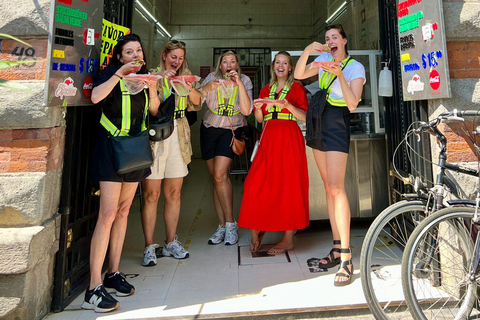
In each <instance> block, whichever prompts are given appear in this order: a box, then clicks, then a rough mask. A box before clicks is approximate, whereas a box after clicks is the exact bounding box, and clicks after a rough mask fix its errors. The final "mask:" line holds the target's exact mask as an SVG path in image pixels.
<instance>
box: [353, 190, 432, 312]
mask: <svg viewBox="0 0 480 320" xmlns="http://www.w3.org/2000/svg"><path fill="white" fill-rule="evenodd" d="M425 208H426V200H417V199H415V200H413V199H412V200H403V201H400V202H397V203H395V204H393V205H391V206H389V207H387V208H386V209H385V210H383V211H382V212H381V213H380V214H379V215H378V216H377V217H376V218H375V220H374V221H373V223H372V224H371V226H370V227H369V229H368V232H367V234H366V235H365V239H364V241H363V245H362V250H361V255H360V274H361V279H362V288H363V292H364V295H365V299H366V300H367V304H368V306H369V308H370V311H371V312H372V314H373V315H374V316H375V319H391V318H398V317H399V315H400V313H402V314H403V313H404V314H405V315H407V316H408V317H410V315H409V312H408V311H407V310H406V308H405V305H406V303H405V300H404V297H403V295H402V292H403V291H402V289H401V288H400V286H401V274H400V270H399V267H400V265H401V263H402V256H403V248H402V247H404V246H405V244H406V242H407V239H408V236H409V234H410V233H409V231H408V230H406V229H407V228H405V227H406V226H405V225H404V226H403V227H402V228H397V231H396V234H392V232H391V231H390V230H389V229H392V228H395V225H397V226H399V225H400V224H401V223H403V224H405V219H406V218H409V219H411V220H412V221H416V219H417V218H415V217H414V216H419V215H422V219H423V215H424V212H425ZM411 227H414V226H410V228H411ZM410 228H409V229H410ZM398 230H400V236H399V234H398V233H399V231H398ZM390 238H391V239H390ZM394 238H397V239H396V240H394ZM387 239H388V240H387ZM389 241H392V243H390V242H389ZM379 245H380V246H379ZM389 255H391V257H389ZM389 258H390V260H389V261H387V260H388V259H389ZM377 266H378V267H377ZM383 275H387V276H388V275H389V277H388V278H387V277H384V276H383ZM382 278H383V279H382Z"/></svg>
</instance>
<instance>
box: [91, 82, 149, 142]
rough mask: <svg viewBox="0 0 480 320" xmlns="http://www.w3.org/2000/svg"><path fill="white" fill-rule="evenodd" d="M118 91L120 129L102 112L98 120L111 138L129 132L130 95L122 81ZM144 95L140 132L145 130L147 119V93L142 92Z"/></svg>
mask: <svg viewBox="0 0 480 320" xmlns="http://www.w3.org/2000/svg"><path fill="white" fill-rule="evenodd" d="M120 90H121V91H122V127H121V129H120V130H119V129H118V128H117V127H116V126H115V125H114V124H113V123H112V122H111V121H110V120H108V118H107V116H106V115H105V114H104V113H103V112H102V117H101V118H100V124H101V125H102V126H103V127H104V128H105V130H107V131H108V132H109V133H110V134H111V135H112V136H128V132H129V131H130V121H131V119H130V118H131V115H132V113H131V112H132V109H131V99H130V93H129V92H128V90H127V88H125V84H124V83H123V80H122V79H120ZM143 93H144V94H145V110H144V112H143V121H142V131H144V130H145V129H146V126H145V118H146V117H147V112H148V105H149V100H148V96H147V92H146V91H145V90H143Z"/></svg>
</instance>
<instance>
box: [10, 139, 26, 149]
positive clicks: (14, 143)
mask: <svg viewBox="0 0 480 320" xmlns="http://www.w3.org/2000/svg"><path fill="white" fill-rule="evenodd" d="M5 146H6V147H8V148H25V149H28V148H30V141H26V140H17V141H11V142H8V143H6V144H5Z"/></svg>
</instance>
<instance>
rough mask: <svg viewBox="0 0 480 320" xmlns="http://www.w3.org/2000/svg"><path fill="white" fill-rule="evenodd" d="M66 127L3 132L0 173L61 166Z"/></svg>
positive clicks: (1, 136)
mask: <svg viewBox="0 0 480 320" xmlns="http://www.w3.org/2000/svg"><path fill="white" fill-rule="evenodd" d="M64 137H65V127H55V128H46V129H13V130H8V129H7V130H0V174H1V173H11V172H17V173H18V172H48V171H51V170H55V169H59V168H61V166H62V158H63V147H64Z"/></svg>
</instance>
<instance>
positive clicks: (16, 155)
mask: <svg viewBox="0 0 480 320" xmlns="http://www.w3.org/2000/svg"><path fill="white" fill-rule="evenodd" d="M46 158H47V150H36V149H34V150H25V151H13V152H12V153H11V161H27V162H30V161H45V159H46Z"/></svg>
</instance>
